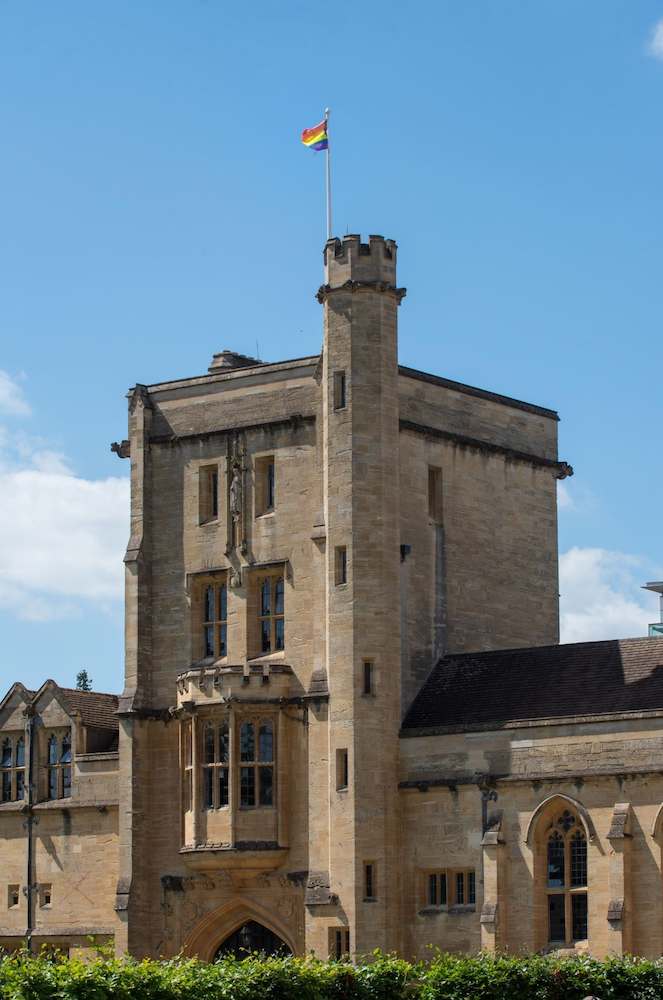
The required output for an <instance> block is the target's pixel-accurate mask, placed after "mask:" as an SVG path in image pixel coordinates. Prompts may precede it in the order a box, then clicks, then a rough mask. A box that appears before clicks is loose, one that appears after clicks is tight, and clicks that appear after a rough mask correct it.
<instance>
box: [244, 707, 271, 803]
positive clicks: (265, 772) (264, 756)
mask: <svg viewBox="0 0 663 1000" xmlns="http://www.w3.org/2000/svg"><path fill="white" fill-rule="evenodd" d="M239 756H240V805H241V806H245V807H252V806H273V805H274V797H275V796H274V791H275V789H274V785H275V781H274V724H273V722H272V721H271V720H269V719H244V720H242V722H241V723H240V730H239Z"/></svg>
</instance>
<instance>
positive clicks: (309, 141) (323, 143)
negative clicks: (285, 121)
mask: <svg viewBox="0 0 663 1000" xmlns="http://www.w3.org/2000/svg"><path fill="white" fill-rule="evenodd" d="M302 142H303V143H304V145H305V146H308V148H309V149H315V150H316V152H317V151H318V150H320V149H329V138H328V136H327V119H326V118H325V120H324V121H323V122H320V124H319V125H316V126H315V128H305V129H304V131H303V132H302Z"/></svg>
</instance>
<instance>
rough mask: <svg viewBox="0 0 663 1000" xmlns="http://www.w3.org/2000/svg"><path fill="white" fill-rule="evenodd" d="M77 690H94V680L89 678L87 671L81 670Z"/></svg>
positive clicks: (77, 679)
mask: <svg viewBox="0 0 663 1000" xmlns="http://www.w3.org/2000/svg"><path fill="white" fill-rule="evenodd" d="M76 689H77V690H78V691H91V690H92V678H91V677H88V675H87V670H81V671H79V673H78V674H76Z"/></svg>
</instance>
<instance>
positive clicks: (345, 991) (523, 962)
mask: <svg viewBox="0 0 663 1000" xmlns="http://www.w3.org/2000/svg"><path fill="white" fill-rule="evenodd" d="M586 996H596V997H598V998H599V1000H660V998H662V997H663V962H646V961H644V960H640V959H631V958H626V959H617V958H613V959H609V960H608V961H605V962H600V961H598V960H596V959H591V958H583V957H578V958H561V959H559V958H554V957H539V956H529V957H521V958H516V957H512V956H492V955H479V956H477V957H464V956H455V955H441V954H438V955H437V957H435V958H434V959H433V960H432V961H430V962H428V963H425V964H424V963H420V964H417V965H415V964H411V963H409V962H405V961H402V960H400V959H393V958H388V957H385V956H383V955H380V954H379V953H376V954H375V955H372V956H371V957H370V961H366V962H359V963H357V964H351V963H350V962H332V961H329V962H322V961H320V960H318V959H316V958H315V957H314V956H309V957H307V958H284V959H277V958H273V959H264V958H260V957H259V956H257V955H252V956H249V957H248V958H245V959H243V960H242V961H237V960H235V959H227V960H224V961H222V962H218V963H216V964H214V965H205V964H204V963H202V962H198V961H196V960H195V959H173V960H171V961H169V962H153V961H148V960H145V961H142V962H138V961H135V960H133V959H127V960H117V959H114V960H110V961H108V960H104V959H97V960H95V961H93V962H91V963H89V964H84V963H83V962H80V961H78V960H76V959H66V960H62V961H57V960H56V961H53V960H52V959H49V958H47V957H43V958H37V959H32V960H30V959H28V958H27V957H26V956H25V955H21V954H18V955H8V956H5V957H4V958H2V959H0V997H2V1000H217V998H219V1000H221V998H228V1000H231V998H232V1000H400V998H407V1000H474V998H481V1000H583V998H584V997H586Z"/></svg>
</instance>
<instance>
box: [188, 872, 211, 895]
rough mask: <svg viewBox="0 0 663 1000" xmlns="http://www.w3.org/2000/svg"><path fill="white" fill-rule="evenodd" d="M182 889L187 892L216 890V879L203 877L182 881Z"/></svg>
mask: <svg viewBox="0 0 663 1000" xmlns="http://www.w3.org/2000/svg"><path fill="white" fill-rule="evenodd" d="M182 888H183V889H184V891H185V892H195V891H196V889H207V890H208V891H209V890H211V889H214V888H215V886H214V879H213V878H210V876H209V875H201V876H200V878H185V879H182Z"/></svg>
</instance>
